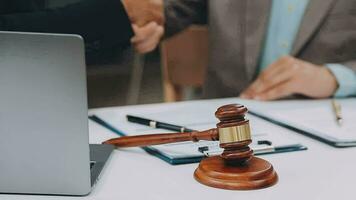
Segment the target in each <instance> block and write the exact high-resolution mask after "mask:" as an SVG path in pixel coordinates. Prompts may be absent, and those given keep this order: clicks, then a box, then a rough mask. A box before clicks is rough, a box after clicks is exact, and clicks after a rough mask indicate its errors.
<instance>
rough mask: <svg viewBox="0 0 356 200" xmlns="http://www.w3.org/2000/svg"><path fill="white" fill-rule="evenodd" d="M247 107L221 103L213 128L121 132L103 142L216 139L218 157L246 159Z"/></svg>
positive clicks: (139, 143) (126, 144) (134, 144)
mask: <svg viewBox="0 0 356 200" xmlns="http://www.w3.org/2000/svg"><path fill="white" fill-rule="evenodd" d="M246 113H247V108H246V107H245V106H243V105H239V104H230V105H225V106H222V107H220V108H218V110H217V111H216V112H215V116H216V117H217V118H218V119H219V120H220V123H218V124H217V128H213V129H209V130H206V131H195V132H189V133H166V134H152V135H138V136H124V137H120V138H114V139H111V140H108V141H105V142H104V144H111V145H115V146H116V147H119V148H124V147H144V146H151V145H159V144H167V143H175V142H184V141H193V142H197V141H199V140H208V141H217V140H219V141H220V147H221V148H224V152H223V154H222V157H223V158H225V159H227V160H234V161H241V162H244V161H246V160H248V159H249V158H250V157H251V156H252V155H253V151H252V150H251V149H250V148H249V147H248V145H249V144H250V143H251V133H250V125H249V121H248V120H247V119H245V114H246Z"/></svg>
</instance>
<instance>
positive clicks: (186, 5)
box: [164, 0, 208, 37]
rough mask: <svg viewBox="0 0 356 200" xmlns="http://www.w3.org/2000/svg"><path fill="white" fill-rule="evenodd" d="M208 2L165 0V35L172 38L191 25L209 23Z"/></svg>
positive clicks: (200, 0)
mask: <svg viewBox="0 0 356 200" xmlns="http://www.w3.org/2000/svg"><path fill="white" fill-rule="evenodd" d="M207 2H208V1H207V0H165V2H164V7H165V18H166V23H165V34H166V37H170V36H172V35H174V34H176V33H178V32H180V31H182V30H183V29H185V28H187V27H188V26H189V25H191V24H205V23H207V12H208V5H207V4H208V3H207Z"/></svg>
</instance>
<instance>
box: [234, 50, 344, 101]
mask: <svg viewBox="0 0 356 200" xmlns="http://www.w3.org/2000/svg"><path fill="white" fill-rule="evenodd" d="M337 87H338V83H337V81H336V78H335V77H334V75H333V74H332V73H331V72H330V71H329V70H328V69H327V68H326V67H323V66H317V65H314V64H312V63H308V62H306V61H303V60H299V59H297V58H294V57H291V56H285V57H282V58H280V59H279V60H277V61H276V62H274V63H273V64H271V65H270V66H269V67H268V68H267V69H265V70H264V71H263V72H262V73H261V74H260V76H259V77H258V78H257V80H256V81H254V82H253V83H252V84H251V85H250V86H249V87H248V88H247V89H246V90H245V91H244V92H242V94H241V96H240V97H241V98H247V99H256V100H265V101H267V100H275V99H280V98H283V97H286V96H289V95H292V94H301V95H305V96H308V97H312V98H326V97H330V96H332V95H333V94H334V93H335V91H336V89H337Z"/></svg>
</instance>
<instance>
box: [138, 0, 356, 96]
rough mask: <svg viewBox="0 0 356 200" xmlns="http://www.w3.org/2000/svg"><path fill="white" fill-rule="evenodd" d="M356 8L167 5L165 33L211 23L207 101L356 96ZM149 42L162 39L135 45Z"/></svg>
mask: <svg viewBox="0 0 356 200" xmlns="http://www.w3.org/2000/svg"><path fill="white" fill-rule="evenodd" d="M355 10H356V0H263V1H260V0H239V1H237V0H166V1H165V18H166V24H165V31H166V36H172V35H174V34H176V33H178V32H180V31H182V30H183V29H185V28H186V27H188V26H189V25H191V24H208V25H209V38H210V41H209V47H210V58H209V66H208V68H207V77H206V83H205V85H204V94H205V95H204V96H205V97H206V98H217V97H231V96H236V95H240V96H241V97H243V98H249V99H258V100H275V99H280V98H284V97H288V96H291V95H295V94H297V95H303V96H306V97H311V98H327V97H331V96H336V97H347V96H352V95H356V20H355V19H356V12H355ZM137 32H140V30H137ZM156 32H159V30H158V29H156ZM147 41H151V42H150V44H151V45H157V43H153V42H154V41H158V39H157V38H156V35H154V34H151V35H146V36H141V40H140V42H136V41H133V44H134V45H135V46H136V47H138V46H139V45H140V44H142V43H144V42H147ZM137 49H138V50H139V51H140V50H141V49H139V48H137ZM146 49H152V47H151V48H146ZM142 53H144V51H142Z"/></svg>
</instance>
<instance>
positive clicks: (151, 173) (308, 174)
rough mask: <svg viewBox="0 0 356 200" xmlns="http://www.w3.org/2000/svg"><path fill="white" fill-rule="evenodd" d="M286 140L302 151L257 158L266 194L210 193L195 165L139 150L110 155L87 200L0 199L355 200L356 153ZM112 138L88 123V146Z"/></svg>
mask: <svg viewBox="0 0 356 200" xmlns="http://www.w3.org/2000/svg"><path fill="white" fill-rule="evenodd" d="M112 109H120V108H112ZM92 112H94V113H95V110H94V111H92ZM286 134H288V135H289V136H290V137H291V138H296V139H298V140H299V141H301V142H302V143H303V144H304V145H306V146H307V147H308V150H307V151H299V152H292V153H282V154H274V155H264V156H262V158H264V159H266V160H268V161H270V162H271V163H272V164H273V166H274V168H275V170H276V171H277V173H278V175H279V182H278V183H277V184H276V185H275V186H273V187H270V188H266V189H261V190H254V191H229V190H221V189H214V188H210V187H207V186H204V185H201V184H199V183H198V182H196V181H195V180H194V178H193V172H194V170H195V169H196V167H197V165H198V164H188V165H178V166H171V165H169V164H167V163H166V162H163V161H162V160H160V159H158V158H156V157H153V156H150V155H148V154H147V153H145V152H144V151H142V150H141V149H138V148H132V149H126V150H115V152H114V153H113V155H112V157H111V159H110V161H109V162H108V164H107V166H106V168H105V169H104V171H103V174H102V177H101V179H100V180H99V182H98V183H97V185H96V186H95V188H94V190H93V191H92V193H91V194H90V195H88V196H85V197H63V196H38V195H0V199H1V200H3V199H26V200H31V199H33V200H35V199H36V200H37V199H95V200H100V199H117V200H126V199H137V200H143V199H145V200H151V199H152V200H167V199H172V200H174V199H177V200H183V199H184V200H188V199H189V200H190V199H194V200H200V199H202V200H209V199H211V200H217V199H221V200H228V199H234V200H236V199H248V200H255V199H256V200H267V199H274V200H278V199H289V200H301V199H303V200H307V199H308V200H317V199H323V200H327V199H338V200H340V199H355V197H354V196H355V189H356V183H355V182H356V181H355V180H356V148H345V149H337V148H333V147H331V146H328V145H326V144H323V143H320V142H318V141H315V140H313V139H310V138H308V137H305V136H302V135H299V134H297V133H294V132H292V131H288V133H286ZM112 137H116V135H115V134H114V133H112V132H110V131H108V130H107V129H105V128H103V127H101V126H100V125H98V124H96V123H94V122H90V142H91V143H101V142H102V141H104V140H106V139H109V138H112ZM0 178H1V177H0ZM34 184H35V183H34Z"/></svg>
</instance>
